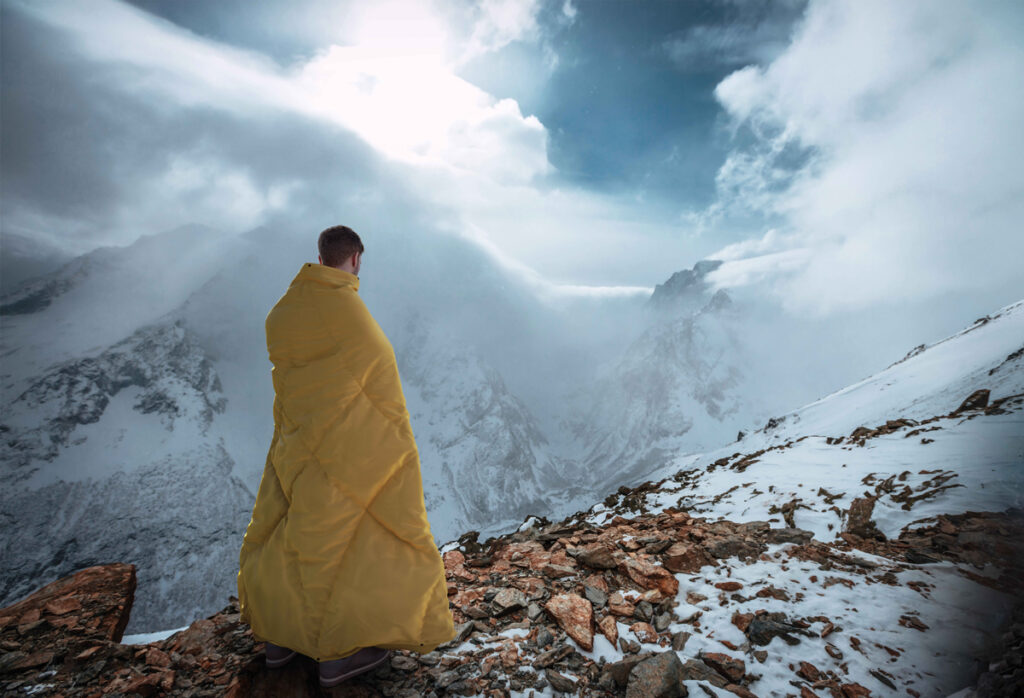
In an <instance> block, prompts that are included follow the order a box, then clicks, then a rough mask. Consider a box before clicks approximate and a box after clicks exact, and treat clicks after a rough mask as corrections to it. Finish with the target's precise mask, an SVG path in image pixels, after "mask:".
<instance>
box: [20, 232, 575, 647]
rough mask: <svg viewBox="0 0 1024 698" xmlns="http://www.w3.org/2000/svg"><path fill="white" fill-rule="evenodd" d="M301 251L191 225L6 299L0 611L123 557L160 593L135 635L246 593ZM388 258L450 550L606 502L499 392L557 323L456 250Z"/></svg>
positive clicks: (384, 305)
mask: <svg viewBox="0 0 1024 698" xmlns="http://www.w3.org/2000/svg"><path fill="white" fill-rule="evenodd" d="M296 237H297V236H295V235H293V234H291V233H289V232H288V231H284V230H271V229H267V228H261V229H257V230H254V231H251V232H249V233H246V234H244V235H241V236H229V235H224V234H222V233H219V232H217V231H214V230H211V229H209V228H205V227H203V226H185V227H182V228H178V229H175V230H172V231H168V232H166V233H163V234H160V235H153V236H147V237H143V238H140V239H139V241H137V242H136V243H134V244H133V245H130V246H128V247H125V248H104V249H99V250H96V251H94V252H91V253H89V254H87V255H84V256H82V257H79V258H76V259H74V260H72V261H71V262H69V263H68V264H66V265H64V266H63V267H62V268H60V269H59V270H57V271H55V272H53V273H51V274H49V275H45V276H43V277H41V278H38V279H35V280H32V281H30V282H28V283H26V284H25V285H23V286H21V287H19V288H18V289H16V290H15V291H14V292H12V293H10V294H7V295H5V296H4V297H3V298H2V299H0V313H3V314H4V332H3V336H2V338H0V351H3V353H4V357H5V358H4V362H3V366H2V367H0V397H2V399H3V400H4V403H5V404H6V405H7V406H8V409H7V410H5V413H4V416H3V420H2V423H0V432H2V433H3V434H4V435H5V437H6V438H5V440H4V442H3V445H2V446H0V458H2V468H0V481H2V482H3V484H4V485H5V488H4V490H3V492H2V493H0V517H2V518H3V520H6V521H9V522H18V527H17V532H16V534H14V535H11V536H7V537H5V539H4V541H3V543H2V545H3V549H2V551H3V554H4V559H5V560H9V563H8V564H6V565H5V566H4V570H3V571H2V572H0V599H3V600H11V599H15V598H18V597H19V596H20V595H22V594H24V593H25V591H26V590H28V589H30V588H32V587H33V586H34V585H35V584H36V583H37V582H38V580H39V579H41V578H46V577H47V576H51V577H52V576H54V575H60V574H64V573H66V572H68V571H70V570H73V569H77V568H78V567H81V566H82V565H87V564H97V563H102V562H104V561H108V560H112V559H117V560H127V561H130V562H132V563H134V564H136V565H138V566H139V570H140V571H139V584H140V587H141V588H142V589H154V588H160V589H162V590H163V593H162V594H146V595H145V596H144V597H143V600H142V601H140V603H139V604H137V605H136V610H135V613H134V614H133V616H132V628H131V629H132V630H139V629H148V628H153V627H157V628H159V627H166V626H168V625H173V624H175V623H180V622H182V621H184V620H185V619H187V618H190V617H193V616H194V615H195V613H196V612H197V611H198V610H204V611H205V612H209V611H210V610H212V609H214V608H216V607H217V604H218V603H219V599H221V598H223V595H224V594H225V593H229V592H230V591H231V589H233V588H234V585H235V580H234V574H233V573H232V572H231V571H230V569H229V568H230V566H231V565H230V564H225V563H226V562H230V561H232V560H234V561H235V562H237V554H238V549H239V547H240V544H241V536H242V534H243V532H244V530H245V526H246V525H247V523H248V519H249V514H250V512H251V507H252V500H253V493H254V492H255V491H256V490H257V488H258V486H259V478H260V476H261V475H262V470H263V464H264V461H265V458H266V448H267V445H268V436H267V435H268V434H270V433H271V431H272V416H271V410H270V406H271V405H272V402H273V392H272V385H271V382H270V371H269V369H270V365H269V362H268V360H267V357H266V348H265V339H264V331H263V321H264V318H265V317H266V313H267V311H268V310H269V308H270V307H271V306H272V305H273V303H274V302H276V300H277V298H278V297H279V296H280V295H281V293H283V291H284V289H285V288H286V287H287V285H288V283H289V282H290V280H291V278H292V276H293V275H294V274H295V273H296V272H297V270H298V269H299V267H300V266H301V264H302V263H303V262H304V261H306V258H307V257H308V254H306V253H305V252H306V251H304V250H303V247H302V246H300V245H299V244H298V243H297V242H296ZM306 242H307V243H308V241H306ZM374 244H375V246H373V247H371V248H370V250H369V252H370V254H369V255H368V259H369V260H370V261H369V262H368V263H367V269H366V270H364V274H363V278H362V286H361V289H360V293H361V295H362V296H363V298H364V300H365V301H366V302H367V304H368V305H369V307H370V308H371V311H372V312H373V313H374V315H375V317H377V319H378V321H379V322H380V323H381V325H382V326H383V327H384V328H385V331H386V332H387V334H388V335H389V337H390V338H391V339H392V342H393V344H394V346H395V348H396V354H397V356H398V359H399V367H400V372H401V375H402V377H403V388H404V389H405V392H406V394H407V396H408V402H409V407H410V412H411V415H412V420H413V426H414V431H415V433H416V436H417V441H418V444H419V446H420V449H421V461H422V464H423V468H422V470H423V479H424V489H425V499H426V502H427V504H428V507H429V512H430V516H431V523H432V526H433V530H434V533H435V535H436V536H437V537H438V538H439V539H440V540H444V539H447V538H450V537H453V536H455V535H458V534H460V533H461V532H463V531H464V530H466V529H469V528H476V529H480V530H490V529H494V528H500V527H503V526H507V525H509V524H510V523H512V522H515V521H518V520H521V518H522V516H523V515H525V513H526V512H529V511H535V510H538V509H555V508H557V506H559V505H561V506H563V507H564V506H569V505H570V504H571V502H578V503H577V504H576V505H575V507H576V508H578V507H579V506H581V505H582V504H583V503H585V502H586V501H588V500H589V499H591V498H592V495H591V490H590V489H589V488H588V487H586V486H584V487H579V486H578V484H577V478H575V477H574V476H575V475H576V473H575V471H572V470H571V466H572V465H573V464H572V463H568V464H567V463H566V462H564V461H559V460H558V459H557V458H555V457H552V456H550V455H549V454H548V453H547V452H546V450H545V449H546V447H547V444H546V438H547V437H546V436H545V434H544V433H543V430H542V428H541V426H540V424H539V422H538V419H537V417H536V416H535V415H534V414H533V413H532V412H531V410H530V409H529V408H528V407H527V405H526V404H525V403H524V401H523V400H522V399H521V398H519V397H518V396H517V395H516V393H515V391H514V390H513V389H512V388H511V387H510V386H509V385H508V382H507V380H506V378H505V375H506V374H511V373H514V371H515V369H516V366H517V365H518V364H517V362H519V361H521V360H526V361H530V360H532V359H531V357H535V352H536V351H537V349H536V348H531V346H527V345H529V343H530V342H533V341H534V338H535V335H536V330H535V329H533V328H531V327H530V323H531V322H536V321H538V319H539V318H542V317H544V318H546V317H548V316H550V315H551V314H552V313H551V311H549V310H547V309H546V308H544V307H542V306H540V305H539V304H538V302H537V301H536V299H535V297H534V296H533V294H532V293H530V292H528V291H527V290H525V289H524V288H523V287H522V286H521V285H520V284H518V283H517V282H515V281H514V280H513V279H511V278H509V277H508V276H507V275H505V274H504V272H502V271H500V270H499V269H497V268H496V267H495V266H494V265H493V264H492V263H491V262H490V261H489V259H488V258H486V257H485V256H484V255H483V254H482V253H480V252H479V251H478V250H476V249H475V248H473V247H472V246H471V245H469V244H468V243H466V242H465V241H463V240H461V239H458V238H454V237H444V236H438V237H435V238H429V239H414V240H408V239H405V238H401V239H396V238H395V237H393V236H389V235H388V234H387V233H381V234H380V235H378V236H377V237H376V238H375V239H374ZM372 264H378V265H380V268H381V269H382V270H383V273H382V274H381V275H380V276H376V275H374V274H372V273H371V270H372V269H373V267H372V266H371V265H372ZM439 273H441V274H442V275H444V276H446V277H447V278H448V279H449V280H450V282H449V283H447V284H438V283H437V282H436V279H435V276H436V275H437V274H439ZM456 308H457V309H458V311H459V312H458V314H454V315H453V313H452V309H456ZM544 322H547V323H548V324H553V321H552V320H550V319H547V320H544ZM496 347H497V348H503V351H504V353H505V354H506V355H507V358H506V359H505V362H504V364H503V365H502V368H503V369H504V371H503V370H501V369H499V367H498V365H497V364H496V363H495V362H494V361H493V360H491V358H492V357H494V356H495V355H496V353H497V352H496ZM154 488H156V489H154ZM567 491H575V492H576V493H577V499H571V497H570V498H569V499H566V497H567V496H569V495H567V494H566V492H567Z"/></svg>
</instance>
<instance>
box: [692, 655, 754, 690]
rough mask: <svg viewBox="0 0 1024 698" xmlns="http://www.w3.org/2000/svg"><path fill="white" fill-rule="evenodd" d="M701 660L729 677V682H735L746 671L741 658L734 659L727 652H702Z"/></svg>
mask: <svg viewBox="0 0 1024 698" xmlns="http://www.w3.org/2000/svg"><path fill="white" fill-rule="evenodd" d="M700 659H701V661H702V662H704V663H705V664H707V665H708V666H709V667H711V668H712V669H714V670H715V671H717V672H718V673H719V674H721V675H722V676H724V677H725V678H727V679H729V681H730V682H731V683H737V682H739V681H740V680H741V679H742V678H743V675H744V674H746V673H747V665H746V664H745V663H744V662H743V660H742V659H734V658H733V657H730V656H729V655H727V654H721V653H719V652H704V653H702V654H701V655H700Z"/></svg>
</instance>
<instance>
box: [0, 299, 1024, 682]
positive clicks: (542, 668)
mask: <svg viewBox="0 0 1024 698" xmlns="http://www.w3.org/2000/svg"><path fill="white" fill-rule="evenodd" d="M466 373H467V374H468V373H469V372H466ZM498 402H499V403H500V402H501V401H500V400H499V401H498ZM510 409H511V407H510ZM1022 466H1024V301H1021V302H1019V303H1015V304H1013V305H1010V306H1007V307H1005V308H1003V309H1001V310H999V311H998V312H996V313H993V314H992V315H990V316H986V317H984V318H981V319H979V320H978V321H977V322H975V323H974V324H972V325H971V326H970V327H968V328H965V329H964V330H963V331H961V332H958V333H956V334H954V335H952V336H950V337H948V338H946V339H943V340H941V341H939V342H935V343H933V344H930V345H920V346H918V347H916V348H915V349H913V350H912V351H911V352H910V353H909V354H908V355H907V356H906V357H905V358H903V359H901V360H900V361H897V362H896V363H894V364H893V365H891V366H889V367H888V368H886V369H884V370H882V371H880V372H878V373H877V374H875V375H873V376H871V377H869V378H867V379H865V380H863V381H859V382H857V383H855V384H853V385H851V386H849V387H847V388H844V389H843V390H840V391H837V392H834V393H832V394H830V395H828V396H826V397H824V398H822V399H820V400H817V401H815V402H813V403H811V404H808V405H806V406H805V407H802V408H800V409H797V410H794V411H792V412H788V413H785V414H782V415H780V416H778V417H774V418H772V419H769V420H768V422H767V423H766V424H764V426H763V427H761V428H760V429H758V430H756V431H754V432H752V433H750V434H748V435H746V436H744V437H743V438H741V439H739V440H738V441H737V442H736V443H734V444H730V445H729V446H728V447H726V448H720V449H714V450H711V451H709V452H705V453H699V454H676V455H675V456H674V457H673V459H672V462H671V463H670V464H669V465H667V466H666V467H664V468H663V469H662V470H660V471H658V472H655V473H654V474H653V475H652V476H650V477H649V478H648V479H645V480H643V481H638V482H636V484H635V486H632V487H631V486H628V485H621V486H620V487H618V489H617V490H616V491H615V492H613V493H612V494H609V495H608V496H607V497H605V498H604V500H603V501H602V502H600V503H597V504H594V505H592V506H590V507H589V508H587V509H584V510H580V511H577V512H575V513H574V514H572V515H570V516H568V517H565V518H564V519H561V520H558V521H552V520H549V519H548V518H546V515H545V514H544V513H543V512H541V511H538V512H536V514H539V515H534V516H529V517H526V519H525V520H524V521H523V522H522V523H521V525H519V526H518V527H516V528H515V529H514V530H509V531H507V532H505V533H502V534H501V535H497V536H494V537H491V538H488V539H487V540H481V536H480V535H479V534H478V533H476V532H467V533H465V534H464V535H462V536H460V537H459V539H458V540H453V541H451V542H449V543H447V544H445V545H443V546H442V547H441V552H442V556H443V559H444V565H445V574H446V579H447V583H448V596H449V599H450V604H451V608H452V614H453V618H454V620H455V622H456V637H455V639H454V640H452V641H451V642H449V643H447V644H445V645H442V646H440V647H438V648H437V649H436V650H435V651H432V652H430V653H427V654H422V655H421V654H417V653H411V652H404V651H401V652H395V653H394V655H393V656H392V658H391V660H390V662H389V663H387V664H385V665H383V666H381V667H380V668H378V669H375V670H374V671H372V672H369V673H367V674H364V675H362V676H359V677H357V678H355V679H353V680H351V681H350V682H349V683H347V684H346V685H345V686H344V688H342V689H339V690H342V691H344V692H345V693H346V694H351V695H370V696H378V695H389V696H390V695H403V696H404V695H407V696H413V695H495V694H506V693H507V694H510V695H529V693H530V692H534V693H535V694H543V695H559V694H575V695H592V696H631V697H636V696H664V695H671V696H686V695H691V696H694V695H709V696H732V695H735V696H740V697H742V698H751V696H754V697H755V698H756V697H757V696H782V695H796V694H797V692H798V693H799V695H800V696H802V697H804V698H812V697H815V696H836V697H838V698H858V697H863V696H867V697H870V696H876V695H883V696H884V695H894V694H895V695H910V696H914V697H920V696H953V695H955V696H958V697H967V696H974V697H976V698H997V697H998V698H1001V697H1002V696H1014V695H1020V694H1021V693H1022V691H1024V675H1022V673H1021V671H1020V661H1019V660H1020V652H1021V648H1022V647H1024V624H1022V623H1021V620H1022V619H1024V508H1022V505H1024V467H1022ZM228 564H229V565H230V569H231V570H233V569H234V565H233V563H228ZM134 573H135V570H134V568H133V567H132V566H131V565H125V564H110V565H104V566H95V567H90V568H87V569H83V570H79V571H78V572H76V573H75V574H74V575H72V576H69V577H66V578H63V579H59V580H57V581H55V582H53V583H52V584H49V585H47V586H45V587H43V588H42V589H39V590H38V591H37V592H36V593H34V594H33V595H31V596H30V597H28V598H27V599H24V600H23V601H21V602H20V603H18V604H16V605H13V606H9V607H7V608H2V609H0V646H3V647H4V648H5V649H9V650H10V651H9V652H8V653H7V654H5V655H4V656H3V657H0V689H2V690H4V691H7V692H13V691H18V692H25V693H33V694H35V693H41V694H45V693H46V692H48V691H60V692H61V694H62V695H65V696H69V697H71V696H86V695H96V694H97V693H99V694H101V695H102V694H110V693H131V692H136V693H143V694H152V693H156V692H159V691H163V692H184V691H189V692H190V695H195V696H214V695H229V696H240V695H275V696H296V697H301V696H313V695H319V693H320V691H319V688H318V687H317V685H316V665H315V663H314V662H313V661H312V660H309V659H308V658H304V657H298V658H296V659H295V660H293V661H292V662H291V663H290V664H289V665H288V666H287V667H285V668H283V669H277V670H268V669H267V668H266V667H265V665H264V651H263V650H264V648H263V645H262V643H260V642H258V641H257V640H256V639H255V638H254V637H253V636H252V633H251V631H250V629H249V628H248V627H247V626H245V625H243V624H241V623H240V620H239V612H238V610H239V609H238V605H237V599H235V598H229V599H228V603H227V605H226V606H223V607H222V610H221V611H220V612H218V613H215V614H212V615H210V616H209V617H206V618H200V619H197V620H194V621H193V622H192V623H191V624H189V625H188V627H184V628H179V629H176V630H170V631H167V632H163V633H156V634H153V635H150V636H134V637H133V636H123V635H122V633H123V632H124V629H125V626H126V624H127V623H128V618H127V615H128V614H129V613H130V612H131V609H132V606H133V603H136V604H137V603H140V602H143V601H144V597H142V596H141V593H153V591H152V589H151V590H149V591H146V592H143V591H142V588H141V587H139V589H138V592H137V590H136V581H135V576H134ZM126 643H127V644H126ZM49 667H53V668H49Z"/></svg>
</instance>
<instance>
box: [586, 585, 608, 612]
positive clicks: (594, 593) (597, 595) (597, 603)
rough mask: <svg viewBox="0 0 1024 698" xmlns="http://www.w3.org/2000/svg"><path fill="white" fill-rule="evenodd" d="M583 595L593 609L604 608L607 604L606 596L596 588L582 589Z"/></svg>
mask: <svg viewBox="0 0 1024 698" xmlns="http://www.w3.org/2000/svg"><path fill="white" fill-rule="evenodd" d="M583 595H584V596H586V597H587V599H588V600H589V601H590V603H592V604H594V607H595V608H604V606H605V604H607V603H608V594H606V593H604V592H603V591H601V590H600V589H597V588H596V587H591V586H585V587H583Z"/></svg>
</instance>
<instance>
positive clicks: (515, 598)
mask: <svg viewBox="0 0 1024 698" xmlns="http://www.w3.org/2000/svg"><path fill="white" fill-rule="evenodd" d="M526 604H527V600H526V594H524V593H523V592H521V591H519V590H518V589H512V588H510V587H505V588H504V589H502V590H500V591H499V592H498V593H497V594H495V595H494V598H493V599H491V611H492V612H493V613H494V615H496V616H500V615H503V614H505V613H508V612H510V611H514V610H516V609H517V608H525V607H526Z"/></svg>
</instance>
